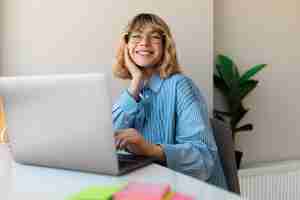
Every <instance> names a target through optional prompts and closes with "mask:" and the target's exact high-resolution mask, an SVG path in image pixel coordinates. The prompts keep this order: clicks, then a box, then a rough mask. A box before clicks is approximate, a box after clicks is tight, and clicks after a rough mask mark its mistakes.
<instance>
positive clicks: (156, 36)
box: [151, 35, 161, 40]
mask: <svg viewBox="0 0 300 200" xmlns="http://www.w3.org/2000/svg"><path fill="white" fill-rule="evenodd" d="M151 37H152V38H154V39H158V40H160V38H161V37H160V35H152V36H151Z"/></svg>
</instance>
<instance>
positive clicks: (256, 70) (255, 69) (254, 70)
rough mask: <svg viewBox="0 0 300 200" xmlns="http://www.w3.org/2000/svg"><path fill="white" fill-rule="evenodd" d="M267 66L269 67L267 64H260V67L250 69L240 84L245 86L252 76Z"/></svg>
mask: <svg viewBox="0 0 300 200" xmlns="http://www.w3.org/2000/svg"><path fill="white" fill-rule="evenodd" d="M266 66H267V65H266V64H259V65H255V66H254V67H252V68H250V69H249V70H248V71H246V72H245V73H244V74H243V75H242V77H241V78H240V80H239V82H240V84H243V83H244V82H246V81H247V80H249V79H250V78H251V77H252V76H254V75H255V74H256V73H257V72H259V71H260V70H262V69H263V68H264V67H266Z"/></svg>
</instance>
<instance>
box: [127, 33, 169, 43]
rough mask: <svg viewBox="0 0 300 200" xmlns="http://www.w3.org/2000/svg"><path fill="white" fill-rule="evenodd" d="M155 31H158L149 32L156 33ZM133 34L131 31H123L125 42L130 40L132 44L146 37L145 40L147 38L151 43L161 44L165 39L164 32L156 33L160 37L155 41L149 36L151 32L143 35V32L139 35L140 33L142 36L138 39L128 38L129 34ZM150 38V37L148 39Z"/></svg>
mask: <svg viewBox="0 0 300 200" xmlns="http://www.w3.org/2000/svg"><path fill="white" fill-rule="evenodd" d="M156 33H158V32H154V33H151V34H156ZM132 34H133V32H127V33H125V36H124V37H125V41H126V43H130V42H132V43H133V44H139V43H140V42H142V41H143V40H144V39H146V40H148V41H149V42H150V43H151V44H163V43H164V41H165V34H164V33H158V34H159V35H160V37H161V38H160V39H159V41H158V40H157V41H155V40H153V38H151V34H147V35H145V34H142V33H141V34H140V35H142V38H139V39H137V38H136V39H135V40H134V39H132V38H130V36H131V35H132ZM149 38H150V39H149Z"/></svg>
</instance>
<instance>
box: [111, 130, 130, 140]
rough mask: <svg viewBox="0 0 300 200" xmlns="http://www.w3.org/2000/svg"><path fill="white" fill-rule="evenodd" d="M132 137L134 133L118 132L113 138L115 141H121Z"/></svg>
mask: <svg viewBox="0 0 300 200" xmlns="http://www.w3.org/2000/svg"><path fill="white" fill-rule="evenodd" d="M132 136H134V133H133V132H129V131H122V132H119V133H118V134H117V135H116V136H115V139H117V140H122V139H123V138H127V137H132Z"/></svg>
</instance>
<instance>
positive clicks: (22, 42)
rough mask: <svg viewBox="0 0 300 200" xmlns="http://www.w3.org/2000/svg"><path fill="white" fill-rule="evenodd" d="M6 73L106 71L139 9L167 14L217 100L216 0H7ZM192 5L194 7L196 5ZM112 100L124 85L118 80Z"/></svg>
mask: <svg viewBox="0 0 300 200" xmlns="http://www.w3.org/2000/svg"><path fill="white" fill-rule="evenodd" d="M0 3H2V5H1V6H0V9H1V10H0V13H2V15H3V20H2V21H3V22H2V24H1V25H0V27H1V28H2V29H3V35H2V37H1V38H0V39H1V46H2V47H3V48H4V51H3V52H2V53H1V54H0V64H1V74H2V75H15V74H45V73H57V72H59V73H65V72H91V71H104V72H108V73H111V65H112V63H113V61H114V60H113V59H114V52H115V47H116V44H117V42H118V41H119V35H120V33H121V32H122V30H123V28H124V26H125V25H126V24H127V22H128V20H129V19H130V18H131V17H133V16H134V15H136V14H137V13H139V12H153V13H156V14H158V15H160V16H161V17H163V18H164V19H165V20H166V21H167V22H168V24H169V25H170V26H171V29H172V31H173V33H174V36H175V40H176V42H177V50H178V53H179V61H180V63H181V64H182V65H183V66H184V67H185V68H184V69H185V71H186V72H187V74H189V75H191V76H192V78H193V79H194V80H195V82H196V83H197V84H198V85H201V88H203V90H204V93H205V95H206V96H207V97H208V101H209V104H212V76H211V74H212V60H213V46H212V45H213V44H212V42H213V41H212V40H213V38H212V35H213V32H212V31H213V23H212V21H213V19H212V15H213V13H212V11H213V7H212V1H210V0H204V1H198V0H189V1H171V0H166V1H160V0H154V1H140V0H131V1H119V0H110V1H99V0H90V1H67V0H26V1H23V0H2V1H1V2H0ZM191 5H193V6H191ZM113 88H114V90H113V98H115V97H116V96H117V95H118V94H119V92H120V90H121V89H122V88H124V83H122V82H120V81H118V82H116V83H114V84H113Z"/></svg>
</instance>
